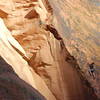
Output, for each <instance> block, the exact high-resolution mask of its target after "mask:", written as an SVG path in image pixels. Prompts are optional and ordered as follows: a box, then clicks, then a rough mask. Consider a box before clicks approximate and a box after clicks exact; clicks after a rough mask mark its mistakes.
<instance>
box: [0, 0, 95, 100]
mask: <svg viewBox="0 0 100 100" xmlns="http://www.w3.org/2000/svg"><path fill="white" fill-rule="evenodd" d="M5 2H6V0H1V1H0V4H1V5H2V8H3V7H7V8H9V9H8V10H9V13H8V17H7V18H6V19H4V23H5V24H4V23H3V22H2V21H3V20H2V19H1V21H0V25H1V26H2V27H3V28H2V30H1V31H0V32H1V33H2V34H1V35H0V44H1V47H0V56H2V57H3V58H4V59H5V60H6V61H7V63H8V64H10V65H11V66H12V68H13V69H14V71H15V72H16V73H17V74H18V76H19V77H20V78H21V79H23V80H24V81H26V82H27V83H28V84H30V85H31V86H33V87H34V88H36V89H37V90H38V91H39V92H40V93H41V94H42V95H43V96H45V97H46V99H47V100H89V99H91V100H92V99H94V98H91V97H92V96H91V94H90V93H89V92H91V91H90V90H89V91H87V88H88V87H87V86H86V85H85V84H83V82H82V80H81V79H80V76H79V75H81V74H78V72H77V70H76V69H75V67H77V66H78V65H77V62H76V60H75V59H74V58H73V57H72V56H71V55H70V54H69V52H68V51H67V50H66V47H65V45H64V42H63V40H62V39H56V38H55V36H54V35H53V34H54V33H51V32H50V31H47V30H46V24H52V19H53V16H52V10H51V8H50V5H47V6H46V5H45V4H48V2H47V1H46V2H45V1H42V0H38V1H37V0H8V1H7V3H5ZM30 5H31V6H30ZM32 5H33V6H32ZM33 8H34V9H33ZM49 8H50V9H49ZM31 9H32V13H31V12H30V10H31ZM59 21H60V20H59ZM55 24H56V22H55ZM5 25H6V26H7V28H8V29H9V30H10V31H9V30H8V29H7V28H6V26H5ZM53 28H54V27H53ZM54 29H55V28H54ZM55 30H56V29H55ZM56 31H57V30H56ZM56 33H57V32H56ZM12 35H13V37H14V38H15V39H16V40H17V41H18V42H19V43H18V42H17V41H16V40H15V39H14V38H13V37H12ZM57 35H58V36H59V37H60V35H59V34H57ZM6 52H7V53H6ZM79 71H80V70H79ZM85 86H86V87H85ZM85 88H86V89H85ZM76 91H77V92H76ZM85 93H86V95H85ZM89 95H90V96H89Z"/></svg>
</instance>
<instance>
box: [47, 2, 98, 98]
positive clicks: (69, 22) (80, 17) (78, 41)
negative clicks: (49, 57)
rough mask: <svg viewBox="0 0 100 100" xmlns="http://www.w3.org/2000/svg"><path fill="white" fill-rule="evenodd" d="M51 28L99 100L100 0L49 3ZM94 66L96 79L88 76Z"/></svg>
mask: <svg viewBox="0 0 100 100" xmlns="http://www.w3.org/2000/svg"><path fill="white" fill-rule="evenodd" d="M48 1H49V2H50V4H51V6H52V8H53V11H54V12H53V13H54V22H53V24H54V26H55V27H56V28H57V30H58V31H59V34H61V35H62V36H63V38H64V41H65V45H66V47H67V49H68V51H69V52H70V53H71V55H73V56H74V57H75V58H76V59H77V62H78V64H79V67H80V68H81V71H83V72H84V74H85V77H86V78H87V79H88V80H89V81H90V83H91V85H92V87H94V90H95V93H96V94H97V95H98V96H99V98H100V88H99V87H100V84H99V83H100V0H48ZM92 62H94V63H95V70H96V71H95V72H96V79H95V80H93V77H91V76H90V75H89V73H88V69H89V66H88V64H90V63H92Z"/></svg>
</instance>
